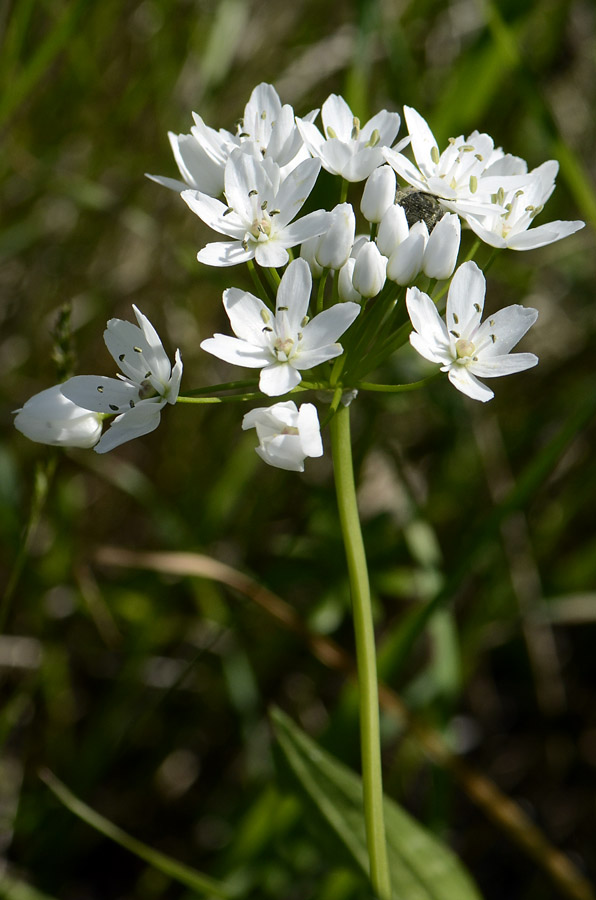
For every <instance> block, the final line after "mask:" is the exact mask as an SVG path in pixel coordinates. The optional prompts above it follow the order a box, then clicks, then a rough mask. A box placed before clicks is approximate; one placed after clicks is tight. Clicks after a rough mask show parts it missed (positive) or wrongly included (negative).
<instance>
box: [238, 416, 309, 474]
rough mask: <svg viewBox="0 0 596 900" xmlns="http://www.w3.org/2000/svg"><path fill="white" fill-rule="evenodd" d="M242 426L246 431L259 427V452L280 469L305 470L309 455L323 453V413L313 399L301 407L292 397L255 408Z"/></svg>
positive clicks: (271, 464) (266, 460) (270, 463)
mask: <svg viewBox="0 0 596 900" xmlns="http://www.w3.org/2000/svg"><path fill="white" fill-rule="evenodd" d="M242 428H243V430H244V431H246V430H247V429H248V428H256V429H257V437H258V438H259V446H258V447H256V451H257V453H258V454H259V456H260V457H261V459H263V460H265V462H266V463H269V465H270V466H276V467H277V468H278V469H288V470H289V471H290V472H304V460H305V458H306V457H307V456H322V455H323V443H322V441H321V431H320V427H319V417H318V415H317V410H316V408H315V407H314V406H313V405H312V403H303V404H302V405H301V407H300V409H297V408H296V404H295V403H293V402H292V401H291V400H288V401H287V402H285V403H274V404H273V406H269V407H265V406H261V407H259V408H258V409H252V410H251V411H250V412H248V413H246V415H245V416H244V418H243V420H242Z"/></svg>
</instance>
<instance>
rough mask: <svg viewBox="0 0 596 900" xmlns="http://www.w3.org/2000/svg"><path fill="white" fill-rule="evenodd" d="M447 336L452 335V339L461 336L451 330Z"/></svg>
mask: <svg viewBox="0 0 596 900" xmlns="http://www.w3.org/2000/svg"><path fill="white" fill-rule="evenodd" d="M449 334H452V335H453V337H455V338H460V337H461V334H460V332H459V331H453V330H451V331H450V332H449Z"/></svg>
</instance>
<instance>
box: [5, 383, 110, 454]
mask: <svg viewBox="0 0 596 900" xmlns="http://www.w3.org/2000/svg"><path fill="white" fill-rule="evenodd" d="M61 388H62V385H61V384H57V385H55V386H54V387H51V388H47V389H46V390H45V391H41V392H40V393H39V394H35V395H34V396H33V397H31V398H30V399H29V400H27V402H26V403H25V404H24V406H23V407H22V408H21V409H17V410H16V418H15V420H14V424H15V428H18V430H19V431H20V432H22V434H24V435H25V436H26V437H28V438H29V439H30V440H32V441H37V442H38V443H40V444H51V445H53V446H55V447H93V445H94V444H97V442H98V440H99V438H100V436H101V427H102V419H103V416H101V415H98V414H97V413H95V412H90V411H89V410H88V409H83V408H82V407H80V406H77V405H76V403H73V402H72V400H69V399H68V398H67V397H65V396H64V394H63V393H62V390H61Z"/></svg>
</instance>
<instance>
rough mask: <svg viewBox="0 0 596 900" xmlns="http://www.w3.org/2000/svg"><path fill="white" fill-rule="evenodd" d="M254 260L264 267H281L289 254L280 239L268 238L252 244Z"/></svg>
mask: <svg viewBox="0 0 596 900" xmlns="http://www.w3.org/2000/svg"><path fill="white" fill-rule="evenodd" d="M254 251H255V262H257V263H258V264H259V265H260V266H263V268H265V269H281V267H282V266H285V264H286V263H287V261H288V260H289V258H290V255H289V253H288V251H287V250H286V248H285V247H284V245H283V243H282V242H281V241H277V240H269V241H262V242H260V243H257V244H254Z"/></svg>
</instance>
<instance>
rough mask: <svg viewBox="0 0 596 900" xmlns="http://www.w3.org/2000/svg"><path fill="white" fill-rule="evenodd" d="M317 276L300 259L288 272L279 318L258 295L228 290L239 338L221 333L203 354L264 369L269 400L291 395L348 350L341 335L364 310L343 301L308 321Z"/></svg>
mask: <svg viewBox="0 0 596 900" xmlns="http://www.w3.org/2000/svg"><path fill="white" fill-rule="evenodd" d="M311 289H312V277H311V274H310V268H309V266H308V263H307V262H306V261H305V260H304V259H295V260H294V261H293V262H291V263H290V265H289V266H288V268H287V269H286V271H285V272H284V274H283V276H282V279H281V282H280V285H279V288H278V290H277V300H276V308H275V315H273V314H272V313H271V311H270V310H269V309H268V307H267V306H266V305H265V304H264V303H263V301H262V300H260V299H259V298H258V297H255V296H254V295H253V294H249V293H248V292H246V291H242V290H239V289H238V288H228V290H226V291H224V295H223V303H224V308H225V310H226V313H227V315H228V318H229V320H230V324H231V326H232V331H233V332H234V334H235V335H236V337H229V336H228V335H224V334H216V335H215V336H214V337H212V338H208V339H207V340H205V341H203V342H202V343H201V347H202V348H203V350H206V351H207V352H208V353H212V354H213V355H214V356H217V357H218V358H219V359H223V360H225V361H226V362H229V363H232V364H234V365H237V366H245V367H247V368H251V369H261V370H262V371H261V376H260V379H259V388H260V389H261V390H262V391H263V393H264V394H267V395H268V396H269V397H276V396H279V395H281V394H286V393H287V392H288V391H291V390H292V388H295V387H296V385H297V384H299V383H300V381H301V380H302V375H301V374H300V372H301V371H302V370H304V369H312V368H313V367H314V366H318V365H319V363H322V362H326V361H327V360H329V359H333V358H334V357H336V356H339V355H340V354H341V353H342V352H343V348H342V346H341V344H338V343H336V341H337V339H338V337H339V336H340V335H342V334H343V333H344V331H346V329H348V328H349V327H350V325H351V324H352V322H353V321H354V319H355V318H356V316H357V315H358V313H359V312H360V307H359V306H358V305H357V304H356V303H337V304H336V305H335V306H332V307H331V308H330V309H326V310H323V312H320V313H319V314H318V315H316V316H315V317H314V318H313V319H311V320H310V321H309V319H308V315H307V312H308V305H309V301H310V294H311Z"/></svg>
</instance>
